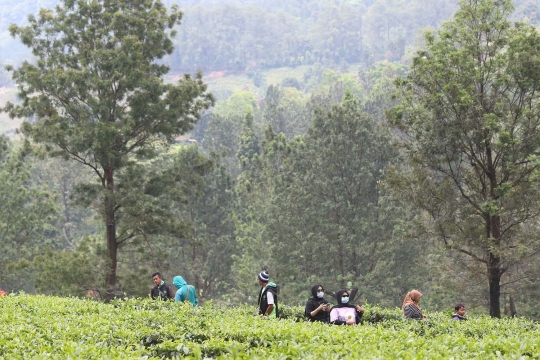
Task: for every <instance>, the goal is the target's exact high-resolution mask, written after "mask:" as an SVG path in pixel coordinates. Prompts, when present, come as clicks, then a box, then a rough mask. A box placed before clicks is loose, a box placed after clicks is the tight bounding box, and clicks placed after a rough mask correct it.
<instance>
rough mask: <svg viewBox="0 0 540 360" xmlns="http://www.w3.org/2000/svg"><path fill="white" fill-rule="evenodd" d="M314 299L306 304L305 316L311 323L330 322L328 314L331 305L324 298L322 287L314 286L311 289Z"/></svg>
mask: <svg viewBox="0 0 540 360" xmlns="http://www.w3.org/2000/svg"><path fill="white" fill-rule="evenodd" d="M311 295H312V297H311V298H310V299H309V300H308V301H307V303H306V309H305V310H304V314H305V315H306V317H307V318H308V320H309V321H320V322H325V323H327V322H328V313H329V312H330V304H329V302H328V300H326V299H325V298H324V288H323V286H322V285H320V284H319V285H313V286H312V287H311Z"/></svg>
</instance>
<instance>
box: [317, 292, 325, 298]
mask: <svg viewBox="0 0 540 360" xmlns="http://www.w3.org/2000/svg"><path fill="white" fill-rule="evenodd" d="M323 296H324V291H317V297H318V298H319V299H322V297H323Z"/></svg>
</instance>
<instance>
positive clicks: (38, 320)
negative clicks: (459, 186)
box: [0, 295, 540, 359]
mask: <svg viewBox="0 0 540 360" xmlns="http://www.w3.org/2000/svg"><path fill="white" fill-rule="evenodd" d="M0 308H1V309H2V311H1V312H0V321H2V323H3V324H5V325H6V326H5V328H4V329H3V334H2V339H1V340H0V352H1V353H2V355H3V356H4V357H7V358H22V357H48V358H53V359H63V358H69V357H72V358H79V359H95V358H109V357H114V358H118V359H133V358H142V357H146V358H149V359H159V358H191V359H202V358H208V357H220V358H240V359H248V358H249V359H263V358H269V357H272V358H304V359H321V358H336V357H339V358H364V357H369V358H372V357H377V358H411V359H421V358H451V357H460V358H478V359H490V358H494V357H504V358H523V357H532V356H534V354H537V353H538V352H539V351H540V346H539V344H538V341H537V338H538V336H539V335H540V329H539V327H538V324H536V323H533V322H530V321H527V320H523V319H504V320H493V319H489V318H487V317H483V316H480V317H477V316H470V320H469V321H467V322H457V321H453V320H450V319H449V314H443V313H428V319H426V320H423V321H406V320H403V319H401V318H397V319H387V320H386V321H383V322H378V323H374V324H371V323H369V322H367V321H365V322H364V324H363V325H359V326H356V327H349V326H332V325H325V324H320V323H309V322H305V321H299V322H297V321H294V320H291V319H283V320H269V319H264V318H261V317H259V316H257V315H255V314H254V309H252V308H249V307H247V306H234V307H218V306H210V305H205V306H202V307H199V308H196V309H193V308H192V307H191V306H188V305H185V304H177V303H164V302H151V301H149V300H135V299H133V300H117V301H114V302H112V303H111V304H103V303H98V302H94V301H89V300H80V299H77V298H55V297H45V296H26V295H22V296H9V297H3V298H0ZM389 311H390V312H392V313H394V314H396V315H397V314H399V311H397V310H389ZM366 315H369V314H366ZM367 317H370V316H367Z"/></svg>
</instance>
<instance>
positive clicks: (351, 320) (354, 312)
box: [330, 289, 364, 325]
mask: <svg viewBox="0 0 540 360" xmlns="http://www.w3.org/2000/svg"><path fill="white" fill-rule="evenodd" d="M336 300H337V305H334V306H333V307H332V310H330V323H331V324H334V325H358V324H360V322H361V321H362V315H364V309H363V308H362V307H361V306H360V305H353V304H351V303H349V293H348V292H347V290H344V289H340V290H338V291H337V292H336Z"/></svg>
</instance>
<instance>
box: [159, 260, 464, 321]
mask: <svg viewBox="0 0 540 360" xmlns="http://www.w3.org/2000/svg"><path fill="white" fill-rule="evenodd" d="M152 281H153V282H154V284H155V286H154V287H153V288H152V290H151V291H150V296H151V297H152V299H161V300H172V299H174V301H175V302H186V301H189V302H190V303H191V304H192V305H193V306H197V304H198V302H199V301H198V299H197V294H196V291H195V287H193V286H192V285H188V284H187V283H186V281H185V280H184V278H183V277H182V276H175V277H174V278H173V285H174V286H176V288H177V289H178V290H177V291H176V292H174V291H173V289H172V288H171V286H170V285H168V284H166V283H165V281H164V280H163V277H162V276H161V274H160V273H159V272H156V273H154V274H152ZM257 282H258V283H259V285H260V286H261V289H260V290H259V296H258V300H257V306H258V313H259V315H261V316H265V317H269V318H277V317H279V307H278V287H277V285H276V284H275V283H273V282H271V281H270V274H269V273H268V271H266V270H264V271H261V272H260V273H259V275H258V276H257ZM311 294H312V297H311V298H310V299H309V300H308V301H307V303H306V308H305V310H304V314H305V316H306V317H307V318H308V320H310V321H320V322H324V323H330V324H334V325H357V324H359V323H360V322H361V321H362V316H363V315H364V309H363V308H362V307H361V306H360V305H354V304H352V303H351V302H350V294H349V292H348V291H347V290H345V289H340V290H338V291H336V294H335V297H336V302H337V304H336V305H334V306H331V304H330V302H329V301H328V300H326V299H325V298H324V288H323V286H322V285H321V284H317V285H313V286H312V288H311ZM421 297H422V293H420V291H418V290H412V291H409V292H408V293H407V295H406V296H405V299H404V300H403V305H402V306H401V310H402V311H403V316H404V317H405V318H406V319H419V320H420V319H424V318H426V315H424V314H423V313H422V309H421V308H420V306H419V302H420V298H421ZM454 309H455V313H454V315H452V319H454V320H458V321H460V320H467V318H466V317H465V313H466V310H465V305H463V303H458V304H456V306H455V307H454Z"/></svg>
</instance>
